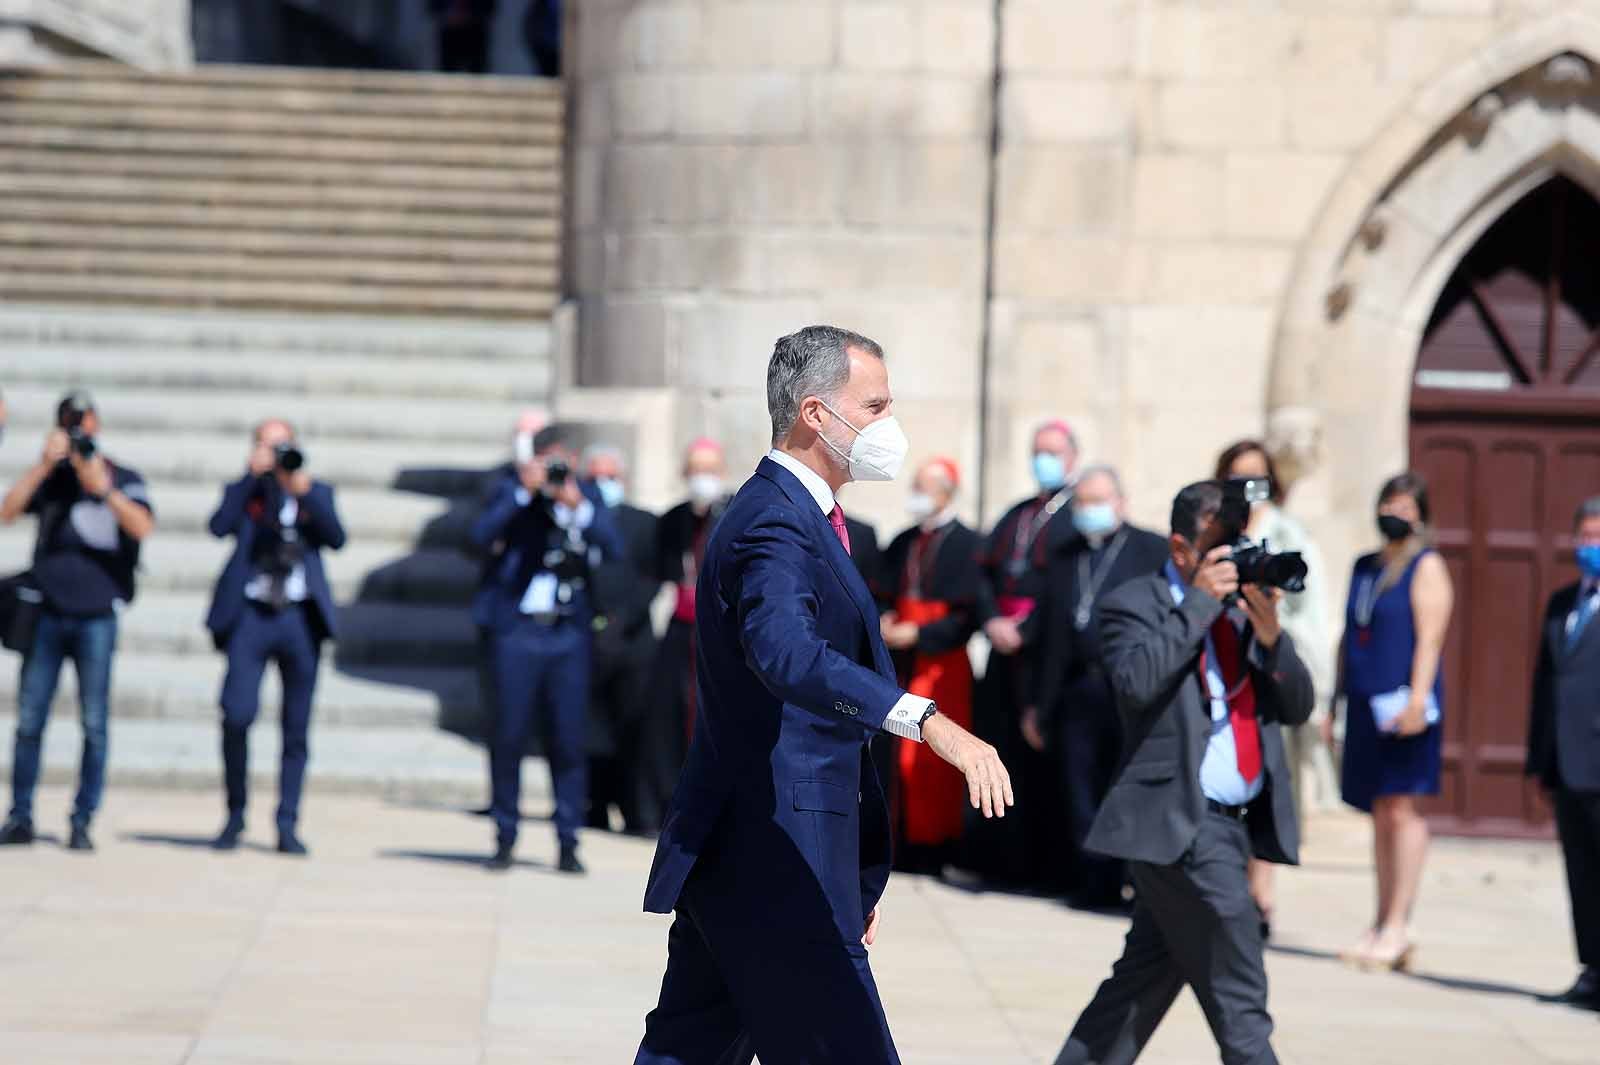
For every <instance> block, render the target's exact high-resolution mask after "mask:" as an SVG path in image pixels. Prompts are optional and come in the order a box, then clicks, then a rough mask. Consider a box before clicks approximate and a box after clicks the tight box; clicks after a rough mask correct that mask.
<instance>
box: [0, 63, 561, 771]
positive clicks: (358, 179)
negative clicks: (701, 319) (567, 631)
mask: <svg viewBox="0 0 1600 1065" xmlns="http://www.w3.org/2000/svg"><path fill="white" fill-rule="evenodd" d="M561 116H562V101H561V97H560V95H559V90H558V89H555V88H553V87H551V86H550V85H549V84H548V83H544V82H536V81H531V80H527V81H519V80H511V79H479V78H447V77H435V76H426V75H424V76H410V75H388V74H376V75H375V74H367V73H345V72H325V71H304V70H295V71H279V70H270V69H261V68H249V69H243V68H239V69H235V68H201V69H200V70H198V71H196V72H195V73H194V74H193V75H173V76H156V75H146V74H139V73H136V72H133V71H129V70H127V69H124V68H119V67H115V66H110V65H105V64H94V63H83V64H69V65H66V66H64V67H61V68H57V69H56V70H53V71H51V72H48V73H32V72H30V73H26V74H20V73H4V74H0V387H3V388H4V391H5V396H6V401H7V405H8V407H9V410H10V421H9V424H8V426H7V429H6V434H5V437H4V441H3V444H0V482H4V483H5V484H9V483H10V482H11V481H12V480H13V479H14V478H15V477H16V475H17V474H18V473H19V472H21V470H23V469H24V468H26V466H28V465H29V464H31V463H32V462H33V461H35V460H36V457H37V454H38V448H39V446H40V442H41V441H42V439H43V436H44V434H45V432H46V431H47V429H48V427H49V425H50V420H51V417H52V415H53V411H54V406H55V403H56V401H57V400H58V399H59V397H60V396H61V394H62V393H63V392H64V391H65V390H67V389H68V388H71V387H77V386H84V387H87V388H89V389H90V390H92V391H93V393H94V394H95V397H96V399H97V401H98V403H99V407H100V411H101V417H102V420H103V422H104V428H103V431H102V434H101V437H102V439H101V442H102V446H103V447H104V449H105V450H106V452H107V453H108V454H110V455H111V456H113V457H114V458H117V459H119V460H120V461H122V462H125V463H127V464H129V465H132V466H134V467H137V468H138V469H139V470H141V471H142V472H143V473H144V475H145V477H146V479H147V480H148V482H149V484H150V489H151V495H152V497H153V500H154V503H155V507H156V511H157V520H158V529H157V532H156V533H155V535H154V536H153V537H152V538H151V539H150V540H149V541H148V542H147V543H146V545H145V548H144V552H143V565H142V572H141V574H140V579H139V595H138V598H137V600H136V602H135V603H134V604H133V606H132V607H131V608H130V609H129V610H128V612H127V613H126V614H125V615H124V617H123V624H122V629H121V635H120V642H119V654H118V659H117V663H116V672H115V676H114V680H113V707H112V718H113V735H112V746H113V751H112V757H111V764H112V777H113V781H114V782H115V781H117V780H121V781H123V782H125V783H126V782H138V783H160V784H190V785H194V786H201V787H216V786H217V782H218V774H219V766H218V756H217V734H216V724H215V722H216V715H217V707H216V699H217V693H218V691H219V689H220V683H221V675H222V660H221V656H220V655H219V654H218V653H217V652H216V651H215V650H214V649H213V648H212V647H211V644H210V639H209V636H208V634H207V633H206V631H205V630H204V628H203V627H202V620H203V617H204V613H205V609H206V605H207V602H208V600H209V595H210V588H211V585H212V583H213V581H214V580H215V577H216V575H217V573H218V572H219V571H220V569H221V566H222V564H223V561H224V559H225V558H226V556H227V552H228V550H229V547H230V544H229V543H228V542H225V541H219V540H215V539H213V538H212V537H211V536H210V535H209V534H208V532H207V530H206V528H205V525H206V521H207V519H208V517H209V516H210V513H211V511H212V509H213V508H214V507H215V506H216V503H217V501H218V499H219V498H220V494H221V488H222V485H223V483H224V482H225V481H229V480H232V479H234V478H236V477H237V476H238V475H239V474H240V473H241V472H242V470H243V466H244V461H245V454H246V450H247V447H248V442H249V434H250V431H251V428H252V427H253V426H254V424H255V423H256V422H258V421H259V420H260V419H262V418H263V417H266V416H269V415H272V416H284V417H287V418H289V419H290V420H291V421H293V422H294V423H295V425H296V426H297V428H298V429H299V432H300V436H301V439H302V442H303V444H304V447H305V450H306V453H307V457H308V468H309V469H310V470H311V471H312V472H313V473H314V475H316V476H317V477H319V478H322V479H324V480H327V481H329V482H331V483H332V484H333V485H334V486H335V488H336V490H337V493H338V497H337V498H338V504H339V509H340V512H341V516H342V517H343V520H344V523H345V525H346V528H347V530H348V532H349V543H348V544H347V546H346V547H345V549H344V550H343V551H340V552H337V553H332V554H329V555H328V556H326V562H327V565H328V569H329V575H330V578H331V579H332V581H333V584H334V589H335V594H336V596H337V598H338V600H339V603H340V607H341V614H342V616H341V619H340V620H341V625H342V629H343V638H342V639H341V640H340V641H339V642H338V643H337V644H330V645H328V646H327V647H326V649H325V661H324V666H323V672H322V676H321V679H320V682H319V686H318V693H317V694H318V698H317V709H316V717H315V731H314V734H313V741H312V743H313V746H312V776H311V786H312V787H313V788H332V787H337V788H356V789H365V790H380V791H384V792H388V793H399V794H404V795H408V796H413V797H418V796H420V797H425V798H430V799H445V798H448V799H451V800H458V799H466V800H469V801H476V800H477V799H479V798H481V796H482V794H483V791H484V785H483V778H484V768H483V757H482V754H481V752H480V751H479V750H478V749H477V748H475V747H474V746H472V745H471V744H470V743H468V742H465V741H463V740H461V739H458V738H457V737H456V736H454V735H451V734H450V733H451V732H456V733H471V732H472V731H473V730H474V728H475V727H476V726H477V725H478V724H479V722H480V720H481V708H480V700H479V692H478V683H477V671H476V667H475V632H474V630H473V627H472V625H471V623H470V621H469V620H468V617H467V614H466V609H465V608H466V603H467V601H468V598H469V596H470V593H471V589H472V587H473V583H474V581H475V579H476V575H477V563H476V562H475V561H474V560H473V559H472V558H471V557H469V555H468V554H467V553H466V551H465V550H464V547H465V540H464V532H465V526H466V523H467V522H468V521H470V518H471V515H472V513H473V510H474V505H475V501H476V498H477V496H478V493H479V492H480V491H481V488H482V483H483V474H484V472H485V471H487V470H488V469H490V468H491V467H493V466H494V465H496V464H497V463H499V462H501V461H503V459H504V457H505V455H506V453H507V450H508V433H509V430H510V426H511V423H512V421H513V419H514V418H515V416H516V414H517V413H518V412H519V411H520V410H522V409H525V408H526V407H529V406H546V405H548V403H549V401H550V390H551V385H552V380H551V374H552V357H551V346H552V341H551V326H550V322H549V316H550V312H551V310H552V308H553V306H554V303H555V299H556V294H557V270H558V262H559V255H560V252H559V242H558V236H559V225H560V173H561V164H560V150H561V148H560V145H561ZM33 535H34V529H33V522H32V521H31V520H25V521H22V522H19V523H18V524H17V525H14V526H11V527H9V528H3V529H0V560H6V559H9V560H10V562H8V563H4V564H3V565H0V570H3V571H5V572H10V571H13V570H15V569H20V568H23V567H25V566H26V564H27V559H28V556H29V552H30V550H31V546H32V540H33ZM269 677H270V671H269ZM16 680H17V671H16V669H15V658H14V657H13V656H5V659H4V660H3V661H0V707H4V708H6V710H7V711H9V710H10V708H12V707H14V705H15V695H16V690H15V689H16ZM276 700H277V693H276V679H275V678H271V679H269V684H268V690H267V695H266V701H265V702H264V704H263V718H264V724H263V728H262V729H260V730H258V731H259V733H260V734H261V739H260V741H258V743H257V744H256V745H255V746H256V748H257V749H256V750H254V751H253V752H252V755H253V759H254V761H255V766H254V767H253V768H254V769H255V770H256V771H257V772H258V773H259V774H260V775H261V776H262V777H263V783H267V784H270V781H271V779H272V778H273V777H274V776H275V757H276V755H275V750H276V742H275V733H276V729H275V728H274V727H273V725H272V724H271V723H267V722H270V721H275V718H276V713H277V709H276V706H277V703H276ZM75 717H76V692H75V685H74V682H73V677H72V671H71V670H70V669H69V670H66V671H64V673H63V680H62V686H61V690H60V692H59V693H58V697H57V702H56V708H55V717H54V718H53V721H54V722H55V724H54V725H53V727H52V732H53V733H55V735H53V736H52V737H51V739H50V742H49V744H47V753H48V755H49V758H48V762H47V765H48V771H49V772H50V775H52V776H57V777H65V778H69V779H70V778H71V777H72V776H73V775H74V772H75V763H76V750H75V747H74V746H73V745H72V742H71V740H72V737H73V735H74V732H73V729H72V724H71V723H72V722H73V720H74V719H75ZM10 728H11V718H10V715H9V713H6V714H4V715H0V736H7V735H8V734H9V732H10ZM9 755H10V744H9V742H0V759H6V760H8V759H9ZM529 776H530V781H531V782H532V781H537V780H538V779H540V778H542V774H538V773H532V772H530V774H529Z"/></svg>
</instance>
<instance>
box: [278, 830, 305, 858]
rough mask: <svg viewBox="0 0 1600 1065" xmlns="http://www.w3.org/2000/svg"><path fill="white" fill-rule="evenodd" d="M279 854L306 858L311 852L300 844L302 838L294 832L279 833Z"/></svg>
mask: <svg viewBox="0 0 1600 1065" xmlns="http://www.w3.org/2000/svg"><path fill="white" fill-rule="evenodd" d="M278 853H279V854H292V855H294V856H295V857H297V858H304V857H305V856H306V855H308V854H310V853H311V852H310V851H308V850H306V845H305V844H304V843H301V842H300V837H299V836H297V835H295V834H294V832H293V831H289V832H279V833H278Z"/></svg>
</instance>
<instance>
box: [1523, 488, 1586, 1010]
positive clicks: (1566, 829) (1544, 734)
mask: <svg viewBox="0 0 1600 1065" xmlns="http://www.w3.org/2000/svg"><path fill="white" fill-rule="evenodd" d="M1576 526H1577V529H1576V532H1575V533H1574V535H1573V541H1574V543H1575V545H1576V554H1577V561H1578V570H1579V573H1580V580H1579V581H1578V582H1577V583H1576V584H1569V585H1567V586H1566V587H1565V588H1562V589H1561V590H1560V591H1558V592H1556V594H1555V595H1553V596H1551V597H1550V605H1549V607H1548V608H1547V609H1546V611H1545V624H1544V636H1543V639H1542V641H1541V643H1540V647H1539V664H1538V667H1537V668H1536V670H1535V672H1534V675H1533V714H1532V719H1531V721H1530V722H1529V726H1528V766H1527V771H1528V775H1529V776H1533V777H1537V778H1538V779H1539V783H1540V784H1542V785H1543V786H1544V789H1545V791H1546V792H1547V793H1548V794H1549V796H1550V798H1551V800H1552V801H1553V802H1554V803H1555V808H1556V829H1557V831H1558V832H1560V834H1561V851H1562V854H1563V856H1564V857H1565V858H1566V865H1567V889H1568V890H1569V891H1570V892H1571V895H1572V929H1573V933H1574V935H1575V936H1576V938H1577V941H1578V963H1579V964H1580V965H1582V966H1583V971H1582V972H1581V973H1580V974H1579V975H1578V980H1577V982H1576V983H1574V984H1573V985H1572V987H1571V988H1570V989H1568V990H1567V991H1565V992H1563V993H1562V994H1560V995H1552V996H1550V997H1549V999H1547V1001H1551V1002H1560V1003H1565V1004H1567V1005H1571V1006H1577V1007H1579V1008H1581V1009H1589V1010H1597V1011H1600V624H1596V622H1595V615H1596V614H1597V613H1600V496H1595V497H1593V498H1591V499H1589V500H1587V501H1586V502H1585V503H1584V504H1583V505H1582V506H1581V507H1579V508H1578V515H1577V521H1576Z"/></svg>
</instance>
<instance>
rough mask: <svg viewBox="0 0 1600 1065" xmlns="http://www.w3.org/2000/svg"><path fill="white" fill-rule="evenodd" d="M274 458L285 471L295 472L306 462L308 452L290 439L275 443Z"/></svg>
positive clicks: (279, 467)
mask: <svg viewBox="0 0 1600 1065" xmlns="http://www.w3.org/2000/svg"><path fill="white" fill-rule="evenodd" d="M272 458H273V461H274V462H275V463H276V464H277V466H278V469H280V470H282V471H283V472H284V473H294V472H296V471H297V470H299V469H300V467H302V466H304V465H305V464H306V453H305V452H304V451H301V450H300V449H299V448H298V447H296V446H295V444H294V443H293V442H292V441H288V440H285V441H284V442H283V443H281V444H274V445H273V448H272Z"/></svg>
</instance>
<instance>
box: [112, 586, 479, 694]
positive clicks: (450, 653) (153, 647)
mask: <svg viewBox="0 0 1600 1065" xmlns="http://www.w3.org/2000/svg"><path fill="white" fill-rule="evenodd" d="M208 598H209V597H208V595H207V594H205V593H200V592H188V593H185V592H170V591H162V590H149V591H142V592H140V593H139V594H138V596H137V597H136V598H135V600H134V602H133V604H132V605H131V606H130V607H129V608H128V609H127V610H126V611H125V612H124V613H123V615H122V622H121V625H120V627H119V630H118V636H117V645H118V647H120V648H122V649H125V650H128V651H136V652H138V653H140V654H156V655H165V656H171V657H187V656H194V657H205V656H209V655H212V654H214V653H215V648H214V646H213V644H212V641H211V634H210V632H208V631H207V630H206V628H205V613H206V607H207V603H208ZM477 660H478V630H477V627H476V626H474V625H473V623H472V618H471V616H470V614H469V613H468V611H467V608H466V607H465V606H439V605H433V604H408V603H350V604H341V605H340V607H339V639H338V641H337V642H333V641H330V642H328V643H327V644H325V645H324V646H323V661H324V664H325V665H326V666H327V667H328V668H338V669H341V670H349V671H352V672H356V673H361V674H367V673H368V672H369V671H370V670H372V669H383V670H388V669H393V668H397V667H403V668H408V669H419V668H437V667H446V668H454V667H469V666H472V665H474V664H475V663H476V662H477Z"/></svg>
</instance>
